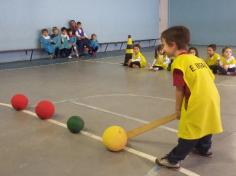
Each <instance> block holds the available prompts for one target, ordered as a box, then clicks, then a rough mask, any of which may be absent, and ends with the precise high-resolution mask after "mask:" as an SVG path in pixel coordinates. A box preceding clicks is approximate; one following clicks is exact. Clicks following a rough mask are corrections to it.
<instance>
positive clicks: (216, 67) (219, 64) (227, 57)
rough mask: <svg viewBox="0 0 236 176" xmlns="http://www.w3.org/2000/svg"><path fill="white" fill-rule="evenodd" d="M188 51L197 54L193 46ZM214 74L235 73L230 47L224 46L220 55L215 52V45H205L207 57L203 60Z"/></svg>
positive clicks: (235, 64) (235, 65)
mask: <svg viewBox="0 0 236 176" xmlns="http://www.w3.org/2000/svg"><path fill="white" fill-rule="evenodd" d="M189 53H191V54H193V55H196V56H197V57H199V56H198V50H197V49H196V48H194V47H192V48H189ZM205 61H206V63H207V65H208V66H209V68H210V69H211V70H212V72H213V73H214V74H216V73H219V74H223V75H235V74H236V59H235V58H234V56H233V51H232V48H230V47H224V48H223V49H222V55H219V54H218V53H216V45H215V44H210V45H208V47H207V59H206V60H205Z"/></svg>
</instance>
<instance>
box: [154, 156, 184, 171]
mask: <svg viewBox="0 0 236 176" xmlns="http://www.w3.org/2000/svg"><path fill="white" fill-rule="evenodd" d="M156 164H157V165H159V166H164V167H167V168H170V169H178V168H180V162H178V163H176V164H174V163H170V162H169V161H168V159H167V157H164V158H161V159H160V160H159V159H158V158H157V159H156Z"/></svg>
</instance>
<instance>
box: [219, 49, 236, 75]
mask: <svg viewBox="0 0 236 176" xmlns="http://www.w3.org/2000/svg"><path fill="white" fill-rule="evenodd" d="M235 72H236V59H235V58H234V56H232V49H231V48H230V47H225V48H223V50H222V57H221V59H220V63H219V73H220V74H224V75H226V74H227V75H232V74H233V75H235Z"/></svg>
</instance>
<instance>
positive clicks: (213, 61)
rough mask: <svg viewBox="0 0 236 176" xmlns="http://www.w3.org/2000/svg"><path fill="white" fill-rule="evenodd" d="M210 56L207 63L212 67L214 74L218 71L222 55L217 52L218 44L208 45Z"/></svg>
mask: <svg viewBox="0 0 236 176" xmlns="http://www.w3.org/2000/svg"><path fill="white" fill-rule="evenodd" d="M207 54H208V58H207V59H206V63H207V65H208V66H209V67H210V69H211V70H212V72H213V73H214V74H216V73H217V70H218V65H219V60H220V55H219V54H217V53H216V45H215V44H211V45H208V47H207Z"/></svg>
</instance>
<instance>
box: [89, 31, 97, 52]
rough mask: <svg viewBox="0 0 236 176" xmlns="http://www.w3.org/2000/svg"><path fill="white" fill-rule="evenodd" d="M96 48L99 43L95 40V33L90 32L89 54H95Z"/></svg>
mask: <svg viewBox="0 0 236 176" xmlns="http://www.w3.org/2000/svg"><path fill="white" fill-rule="evenodd" d="M98 48H99V43H98V41H97V35H96V34H92V35H91V39H90V41H89V54H90V55H92V56H96V52H97V50H98Z"/></svg>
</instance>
